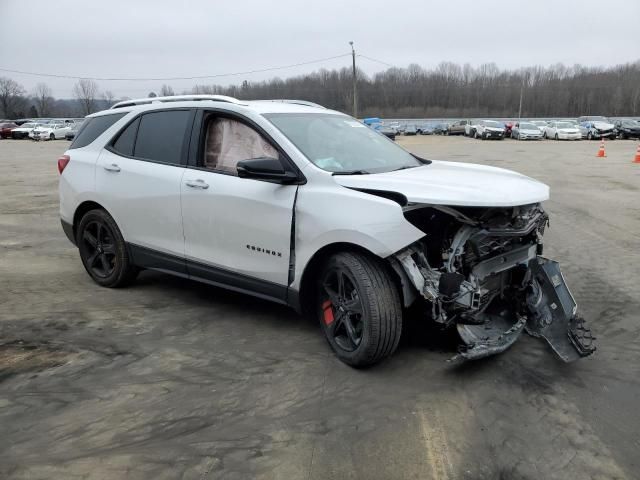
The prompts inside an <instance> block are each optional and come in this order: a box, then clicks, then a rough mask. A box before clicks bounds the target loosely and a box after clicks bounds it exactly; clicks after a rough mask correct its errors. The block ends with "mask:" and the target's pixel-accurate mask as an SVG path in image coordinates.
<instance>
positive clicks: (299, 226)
mask: <svg viewBox="0 0 640 480" xmlns="http://www.w3.org/2000/svg"><path fill="white" fill-rule="evenodd" d="M294 228H295V236H294V240H295V241H294V252H295V275H294V279H293V282H292V283H291V285H290V286H291V288H293V289H295V290H298V288H299V285H300V279H301V277H302V273H303V272H304V269H305V267H306V266H307V264H308V262H309V261H310V260H311V258H312V257H313V255H314V254H315V253H316V252H318V251H319V250H320V249H322V248H323V247H325V246H327V245H331V244H335V243H349V244H353V245H358V246H360V247H362V248H365V249H366V250H368V251H370V252H371V253H373V254H374V255H377V256H378V257H381V258H386V257H388V256H389V255H391V254H393V253H394V252H397V251H398V250H401V249H402V248H404V247H406V246H407V245H410V244H411V243H413V242H415V241H417V240H418V239H420V238H422V237H424V233H423V232H422V231H420V230H419V229H417V228H416V227H414V226H413V225H412V224H411V223H409V222H408V221H407V220H406V219H405V217H404V215H403V213H402V207H401V206H400V205H399V204H398V203H396V202H394V201H392V200H388V199H386V198H381V197H378V196H376V195H371V194H368V193H363V192H359V191H356V190H352V189H349V188H346V187H342V186H340V185H337V184H336V183H335V182H333V181H331V183H330V184H325V185H319V186H314V185H311V184H307V185H304V186H302V187H300V190H299V193H298V199H297V202H296V207H295V225H294Z"/></svg>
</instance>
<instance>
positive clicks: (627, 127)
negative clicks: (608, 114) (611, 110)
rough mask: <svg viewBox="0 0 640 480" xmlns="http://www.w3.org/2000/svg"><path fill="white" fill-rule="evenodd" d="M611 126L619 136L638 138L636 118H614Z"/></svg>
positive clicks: (639, 131)
mask: <svg viewBox="0 0 640 480" xmlns="http://www.w3.org/2000/svg"><path fill="white" fill-rule="evenodd" d="M613 126H614V127H615V129H616V133H617V135H618V137H619V138H623V139H625V140H626V139H627V138H640V123H639V122H638V121H636V120H631V119H628V118H623V119H622V120H616V121H615V122H614V124H613Z"/></svg>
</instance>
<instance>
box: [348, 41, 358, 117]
mask: <svg viewBox="0 0 640 480" xmlns="http://www.w3.org/2000/svg"><path fill="white" fill-rule="evenodd" d="M349 45H351V58H352V60H353V117H354V118H358V91H357V87H356V51H355V50H354V48H353V42H349Z"/></svg>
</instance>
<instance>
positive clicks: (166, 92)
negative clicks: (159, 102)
mask: <svg viewBox="0 0 640 480" xmlns="http://www.w3.org/2000/svg"><path fill="white" fill-rule="evenodd" d="M174 95H175V93H174V92H173V88H171V86H170V85H162V88H160V96H161V97H173V96H174Z"/></svg>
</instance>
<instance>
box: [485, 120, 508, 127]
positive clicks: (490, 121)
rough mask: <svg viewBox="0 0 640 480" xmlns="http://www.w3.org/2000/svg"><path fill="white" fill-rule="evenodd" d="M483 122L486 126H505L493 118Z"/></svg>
mask: <svg viewBox="0 0 640 480" xmlns="http://www.w3.org/2000/svg"><path fill="white" fill-rule="evenodd" d="M482 123H483V124H484V126H485V127H492V128H503V126H502V125H501V124H499V123H498V122H494V121H493V120H485V121H484V122H482Z"/></svg>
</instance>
